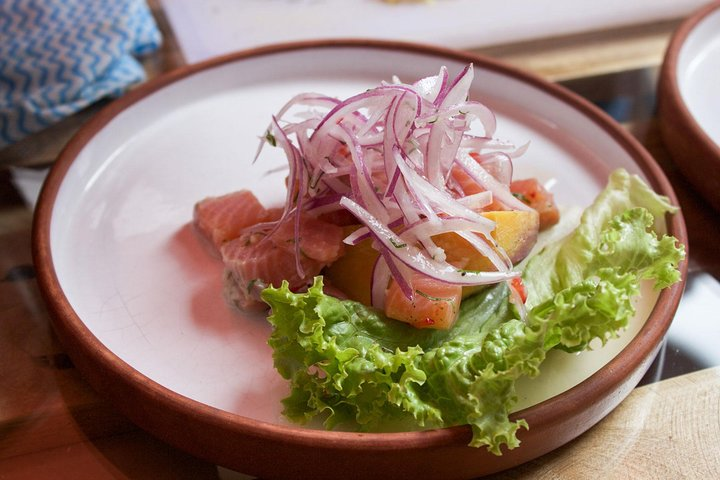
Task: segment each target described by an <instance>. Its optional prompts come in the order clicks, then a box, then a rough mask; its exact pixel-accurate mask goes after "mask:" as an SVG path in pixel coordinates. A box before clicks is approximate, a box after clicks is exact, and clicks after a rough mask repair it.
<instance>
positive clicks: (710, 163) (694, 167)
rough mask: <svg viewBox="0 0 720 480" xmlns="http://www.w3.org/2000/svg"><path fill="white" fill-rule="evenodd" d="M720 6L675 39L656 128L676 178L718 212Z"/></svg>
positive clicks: (687, 24) (663, 74) (702, 13)
mask: <svg viewBox="0 0 720 480" xmlns="http://www.w3.org/2000/svg"><path fill="white" fill-rule="evenodd" d="M718 72H720V2H713V3H711V4H709V5H707V6H705V7H704V8H702V9H700V10H698V11H697V12H696V13H694V14H693V15H691V16H690V17H689V18H687V19H686V20H685V21H684V22H683V23H682V24H681V25H680V26H679V27H678V29H677V30H676V31H675V33H674V34H673V36H672V38H671V40H670V44H669V46H668V49H667V52H666V54H665V59H664V61H663V65H662V69H661V71H660V82H659V86H658V113H659V118H660V128H661V132H662V136H663V139H664V141H665V144H666V145H667V148H668V150H669V151H670V153H671V154H672V157H673V159H674V161H675V163H676V164H677V166H678V169H679V170H680V172H682V173H683V174H684V175H685V176H686V177H687V179H688V180H689V181H690V182H692V184H693V185H694V186H695V187H696V188H697V189H698V191H699V192H700V193H701V194H702V195H703V196H704V197H705V199H706V200H707V201H708V202H709V203H710V204H711V205H712V206H713V207H714V208H715V209H717V210H720V173H719V172H720V95H719V94H718V85H720V75H719V74H718Z"/></svg>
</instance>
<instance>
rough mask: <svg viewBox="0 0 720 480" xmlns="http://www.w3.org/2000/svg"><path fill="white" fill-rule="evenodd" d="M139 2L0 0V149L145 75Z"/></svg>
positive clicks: (144, 25)
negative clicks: (142, 63) (141, 60)
mask: <svg viewBox="0 0 720 480" xmlns="http://www.w3.org/2000/svg"><path fill="white" fill-rule="evenodd" d="M160 40H161V39H160V32H159V30H158V28H157V25H156V24H155V21H154V19H153V17H152V15H151V13H150V10H149V8H148V6H147V4H146V3H145V1H144V0H0V148H2V147H4V146H6V145H9V144H11V143H13V142H16V141H18V140H20V139H22V138H23V137H25V136H26V135H29V134H31V133H33V132H36V131H38V130H41V129H43V128H44V127H47V126H48V125H51V124H53V123H55V122H57V121H58V120H60V119H62V118H64V117H66V116H68V115H70V114H72V113H74V112H77V111H78V110H80V109H82V108H84V107H86V106H88V105H90V104H91V103H93V102H95V101H97V100H98V99H100V98H103V97H113V96H119V95H120V94H122V93H123V92H124V91H125V90H126V89H127V88H128V87H129V86H131V85H133V84H135V83H138V82H140V81H142V80H144V78H145V72H144V70H143V68H142V66H141V65H140V64H139V63H138V61H137V60H136V59H135V58H134V57H135V56H139V55H142V54H145V53H148V52H151V51H153V50H155V49H157V48H158V46H159V45H160Z"/></svg>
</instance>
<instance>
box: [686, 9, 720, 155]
mask: <svg viewBox="0 0 720 480" xmlns="http://www.w3.org/2000/svg"><path fill="white" fill-rule="evenodd" d="M677 76H678V78H677V80H678V88H679V89H680V95H681V96H682V99H683V101H684V102H685V104H686V105H687V108H688V110H689V111H690V114H691V115H692V116H693V117H694V118H695V121H697V123H698V125H699V126H700V128H702V129H703V130H704V131H705V133H707V135H708V136H709V137H710V138H711V139H712V140H713V141H714V142H715V143H716V144H717V145H718V146H720V94H718V91H719V90H720V8H719V9H716V10H715V11H713V12H712V13H710V14H709V15H707V16H706V17H705V18H704V19H703V20H702V21H700V23H698V24H697V25H696V26H695V28H694V29H693V30H692V31H691V32H690V34H689V35H688V37H687V39H686V40H685V42H684V43H683V46H682V49H681V50H680V54H679V56H678V65H677Z"/></svg>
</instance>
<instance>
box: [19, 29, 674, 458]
mask: <svg viewBox="0 0 720 480" xmlns="http://www.w3.org/2000/svg"><path fill="white" fill-rule="evenodd" d="M335 47H340V48H360V49H381V50H395V51H405V52H410V53H412V52H415V53H420V54H424V55H428V56H437V57H439V58H446V59H453V60H459V61H463V62H473V63H474V64H476V65H478V66H482V67H483V68H487V69H491V70H494V71H496V72H498V73H501V74H503V75H507V76H509V77H512V78H515V79H518V80H520V81H523V82H525V83H528V84H530V85H532V86H534V87H537V88H539V89H541V90H543V91H545V92H546V93H549V94H550V95H552V96H554V97H556V98H558V99H559V100H560V101H562V102H564V103H567V104H569V105H570V106H572V107H574V108H575V109H577V110H578V111H580V112H581V113H582V114H584V115H585V116H587V117H588V118H590V119H591V120H592V121H593V122H594V123H595V124H596V125H597V126H599V127H600V128H602V129H603V130H604V131H606V132H607V133H608V134H609V135H610V136H611V137H612V138H613V139H614V140H615V141H617V142H618V144H620V145H621V146H622V147H623V149H624V150H625V151H627V152H628V153H629V154H630V156H631V157H632V158H633V160H634V161H635V162H636V163H637V165H638V166H639V167H640V169H641V170H642V172H643V173H644V174H645V175H646V176H647V177H648V179H649V181H650V183H651V185H652V187H653V188H654V189H655V190H656V191H658V192H659V193H661V194H663V195H666V196H667V197H669V198H670V200H671V202H672V203H673V204H676V205H677V198H676V196H675V193H674V192H673V189H672V187H671V185H670V183H669V182H668V180H667V178H666V177H665V175H664V174H663V172H662V170H661V169H660V167H659V166H658V165H657V164H656V163H655V161H654V160H653V158H652V157H651V156H650V154H649V153H647V151H646V150H645V149H644V148H643V147H642V146H641V145H640V143H639V142H638V141H637V140H635V139H634V138H633V137H632V136H631V135H630V134H629V133H628V132H626V131H625V130H623V129H622V127H621V126H619V125H618V124H617V123H615V122H614V121H613V120H612V119H611V118H610V117H609V116H607V115H606V114H605V113H604V112H602V111H601V110H600V109H599V108H597V107H595V106H594V105H592V104H591V103H589V102H587V101H586V100H584V99H582V98H581V97H579V96H577V95H575V94H573V93H572V92H569V91H568V90H566V89H564V88H562V87H560V86H558V85H555V84H551V83H549V82H547V81H545V80H543V79H541V78H540V77H538V76H536V75H534V74H531V73H527V72H524V71H522V70H520V69H517V68H515V67H512V66H509V65H506V64H504V63H502V62H499V61H497V60H494V59H491V58H487V57H483V56H480V55H477V54H473V53H469V52H462V51H458V50H452V49H447V48H443V47H438V46H434V45H425V44H419V43H410V42H400V41H381V40H363V39H336V40H322V41H304V42H291V43H286V44H278V45H271V46H265V47H261V48H256V49H251V50H244V51H241V52H236V53H232V54H228V55H223V56H221V57H217V58H213V59H210V60H207V61H204V62H201V63H198V64H193V65H188V66H185V67H181V68H179V69H177V70H174V71H172V72H169V73H166V74H164V75H162V76H159V77H157V78H155V79H153V80H151V81H149V82H147V83H145V84H144V85H142V86H140V87H138V88H136V89H134V90H132V91H130V92H128V93H127V94H126V95H124V96H123V97H121V98H120V99H118V100H115V101H114V102H112V103H111V104H109V105H108V106H106V107H105V108H104V109H103V110H102V111H101V112H99V113H98V114H97V115H96V116H95V117H94V118H93V119H92V120H91V121H89V122H88V123H87V124H86V125H85V126H84V127H83V128H82V129H81V130H80V131H79V132H78V133H77V134H76V135H75V136H74V137H73V138H72V139H71V141H70V142H69V143H68V144H67V146H66V147H65V148H64V149H63V151H62V153H61V154H60V157H59V158H58V160H57V161H56V163H55V164H54V166H53V167H52V169H51V172H50V174H49V176H48V178H47V180H46V182H45V184H44V186H43V189H42V192H41V195H40V198H39V201H38V204H37V208H36V212H35V217H34V224H33V238H32V247H33V261H34V263H35V267H36V270H37V275H38V282H39V285H40V289H41V292H42V294H43V297H44V299H45V301H46V303H47V305H48V307H49V309H50V312H51V315H52V319H53V326H54V327H55V329H56V331H57V332H58V335H59V337H60V339H61V341H62V342H63V343H64V345H65V346H66V348H67V350H68V353H69V355H70V356H71V358H73V360H74V361H76V363H77V364H78V365H77V366H78V368H79V369H80V370H81V372H82V373H86V372H87V370H88V369H91V368H92V369H99V370H101V371H102V372H103V373H104V374H107V375H110V376H111V377H112V378H115V379H123V381H125V382H127V383H128V384H129V385H131V387H132V388H134V389H137V391H138V392H142V393H143V394H144V395H148V396H150V397H152V398H153V401H156V402H158V404H159V405H161V406H163V407H165V408H169V409H174V410H175V411H177V413H179V414H180V415H186V416H191V417H192V418H193V419H194V420H195V421H197V422H201V423H204V424H207V425H215V426H220V427H221V428H223V429H230V430H232V431H234V432H236V433H241V434H245V435H248V436H251V437H260V438H264V439H267V440H271V441H277V442H280V443H297V444H304V445H312V446H315V447H321V448H325V449H330V450H333V449H334V450H346V449H354V450H364V451H373V450H393V449H395V450H397V449H403V450H404V449H417V448H425V447H432V446H439V445H447V444H458V445H464V444H467V442H468V440H469V438H470V435H471V433H470V428H469V427H468V426H457V427H448V428H441V429H436V430H425V431H413V432H399V433H349V432H337V431H322V430H312V429H306V428H302V427H295V426H283V425H276V424H271V423H268V422H264V421H259V420H254V419H250V418H247V417H243V416H241V415H239V414H234V413H230V412H226V411H224V410H221V409H218V408H215V407H212V406H209V405H206V404H203V403H201V402H199V401H196V400H192V399H190V398H187V397H185V396H183V395H181V394H179V393H176V392H174V391H172V390H170V389H168V388H166V387H164V386H162V385H160V384H158V383H156V382H154V381H153V380H150V379H149V378H147V377H146V376H144V375H143V374H141V373H139V372H138V371H137V370H135V369H133V368H132V367H131V366H130V365H128V364H127V363H125V362H124V361H122V360H121V359H119V358H118V357H117V356H116V355H115V354H113V353H112V352H111V351H110V350H108V349H107V348H106V347H105V346H104V345H103V344H102V343H101V342H100V341H99V340H98V339H97V338H96V337H95V336H94V335H93V334H92V333H91V332H90V331H89V329H88V328H87V327H86V326H85V325H84V323H83V321H82V320H81V319H80V318H79V316H78V315H77V314H76V313H75V311H74V310H73V308H72V306H71V305H70V303H69V302H68V300H67V298H66V297H65V296H64V294H63V291H62V288H61V286H60V284H59V281H58V278H57V275H56V272H55V270H54V267H53V262H52V254H51V249H50V223H51V220H52V211H53V205H54V201H55V198H56V196H57V194H58V190H59V188H60V186H61V184H62V182H63V179H64V177H65V174H66V173H67V171H68V169H69V168H70V166H71V164H72V163H73V161H74V159H75V157H76V156H77V155H78V154H79V152H80V151H81V150H82V149H83V147H84V146H85V145H86V144H87V143H88V142H89V141H90V140H91V139H92V138H93V136H94V135H95V134H96V133H97V132H98V131H100V130H101V129H102V128H103V127H104V126H105V125H106V124H108V122H110V121H111V120H112V119H113V118H114V117H115V116H116V115H118V114H119V113H120V112H122V111H123V110H124V109H126V108H128V107H129V106H131V105H133V104H135V103H137V102H139V101H141V100H142V99H143V98H145V97H146V96H148V95H150V94H151V93H153V92H155V91H157V90H159V89H161V88H163V87H164V86H166V85H169V84H171V83H173V82H175V81H177V80H180V79H183V78H185V77H188V76H191V75H193V74H195V73H197V72H201V71H203V70H205V69H210V68H215V67H217V66H219V65H222V64H225V63H228V62H235V61H240V60H243V59H247V58H252V57H258V56H263V55H272V54H275V53H283V52H289V51H293V50H304V49H313V48H335ZM668 230H669V233H670V234H672V235H674V236H675V237H676V238H677V239H678V240H679V241H680V242H681V243H683V244H685V245H687V234H686V230H685V223H684V220H683V217H682V213H681V212H678V213H677V214H676V215H674V216H672V217H669V219H668ZM680 267H681V271H682V275H683V282H681V283H678V284H676V285H674V286H672V287H670V288H668V289H666V290H665V291H663V292H661V293H660V296H659V298H658V300H657V303H656V304H655V306H654V308H653V310H652V312H651V313H650V316H649V317H648V320H647V321H646V323H645V325H644V326H643V327H642V328H641V330H640V331H639V332H638V334H637V335H636V337H635V338H634V339H633V340H632V341H631V342H630V344H629V345H628V346H627V347H626V348H625V349H624V350H623V351H621V352H620V353H619V354H618V355H617V356H616V357H615V358H614V359H613V360H611V361H610V362H609V363H608V364H606V365H605V367H603V368H602V369H601V370H600V371H598V372H596V373H595V374H594V375H592V376H591V377H590V378H588V379H586V380H585V381H583V382H581V383H580V384H579V385H577V386H575V387H573V388H571V389H569V390H567V391H565V392H564V393H562V394H560V395H557V396H555V397H553V398H551V399H549V400H546V401H544V402H542V403H540V404H537V405H535V406H532V407H529V408H527V409H524V410H522V411H520V412H517V413H515V414H513V418H524V419H526V420H527V421H528V423H530V425H533V426H534V427H535V428H543V426H544V425H549V424H551V423H553V422H554V421H557V420H558V419H559V418H561V417H565V416H567V414H568V412H570V411H577V410H578V409H582V408H583V407H582V400H583V399H584V398H587V396H588V395H589V394H591V393H592V394H593V395H600V396H607V395H611V394H612V391H613V390H614V389H615V388H616V387H617V385H618V384H620V383H622V381H623V380H624V379H626V378H627V377H628V376H630V375H633V374H636V373H637V369H638V368H640V367H641V366H642V365H644V368H645V369H647V367H648V366H649V363H650V362H649V361H648V359H649V357H653V356H654V355H655V353H656V352H657V348H658V347H659V344H660V342H661V341H662V339H663V337H664V334H665V332H666V331H667V329H668V328H669V326H670V323H671V321H672V318H673V316H674V313H675V311H676V309H677V306H678V304H679V301H680V297H681V295H682V290H683V287H684V279H685V276H686V273H687V261H685V262H683V263H682V264H681V266H680ZM76 349H79V350H77V351H76ZM86 355H89V356H90V358H91V359H92V362H93V365H87V364H86V363H87V362H86V360H87V357H86ZM650 360H651V359H650ZM644 362H645V363H644ZM643 372H644V370H643ZM637 380H638V381H639V377H638V378H637ZM91 383H93V382H91ZM93 386H94V387H95V388H96V389H98V390H102V385H100V386H98V385H97V382H95V383H94V384H93ZM633 386H634V385H633ZM130 400H131V399H130ZM123 411H124V412H125V413H126V414H127V410H126V409H123ZM597 420H599V419H597ZM587 428H589V426H588V427H587Z"/></svg>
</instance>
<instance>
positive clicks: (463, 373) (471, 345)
mask: <svg viewBox="0 0 720 480" xmlns="http://www.w3.org/2000/svg"><path fill="white" fill-rule="evenodd" d="M672 211H674V209H673V207H672V206H671V205H670V204H669V203H667V202H666V201H665V199H663V198H662V197H659V196H657V195H656V194H654V193H653V192H652V191H651V190H649V189H648V188H647V186H645V185H644V183H642V181H641V180H639V179H638V178H637V177H633V176H630V175H628V174H627V173H626V172H622V171H620V172H616V173H615V174H613V176H612V177H611V180H610V183H609V185H608V188H607V189H606V190H605V191H604V192H603V193H602V194H601V195H600V196H599V197H598V200H597V201H596V203H594V204H593V205H592V206H591V207H590V208H589V209H588V211H587V212H586V213H585V214H584V215H583V217H582V220H581V224H580V226H579V227H578V228H577V230H575V231H574V232H573V233H572V234H570V235H569V236H567V237H565V238H564V239H562V240H560V241H558V242H556V243H554V244H552V245H549V246H548V247H546V248H545V249H543V250H542V251H541V252H539V253H538V254H537V256H536V257H534V258H533V259H532V260H530V262H529V263H528V264H527V268H526V270H525V272H524V274H523V277H524V281H525V284H526V287H527V288H528V292H529V295H530V296H531V298H532V299H533V302H532V304H531V305H530V309H529V311H528V314H527V316H526V318H525V319H524V321H522V320H520V318H519V315H518V314H517V311H516V310H515V308H514V306H512V305H511V303H510V302H509V296H508V288H507V286H506V285H505V284H498V285H495V286H493V287H490V288H487V289H485V290H484V291H481V292H479V293H478V294H476V295H475V296H473V297H471V298H469V299H466V300H465V301H464V302H463V304H462V305H461V311H460V317H459V319H458V321H457V323H456V324H455V325H454V326H453V328H452V329H450V330H447V331H437V330H419V329H415V328H413V327H410V326H408V325H406V324H404V323H400V322H396V321H392V320H388V319H387V318H385V317H384V316H383V315H382V314H381V313H379V312H377V311H376V310H373V309H372V308H369V307H366V306H364V305H361V304H359V303H356V302H352V301H343V300H339V299H337V298H334V297H331V296H328V295H325V294H324V293H323V290H322V286H323V285H322V278H321V277H318V278H316V279H315V283H314V285H313V286H312V287H311V288H310V289H309V290H308V291H307V292H305V293H293V292H291V291H290V290H289V289H288V287H287V285H286V284H284V285H283V286H281V287H280V288H269V289H266V290H265V291H264V292H263V298H264V300H265V301H266V302H267V303H268V304H269V305H270V306H271V308H272V314H271V315H270V317H269V321H270V323H271V324H272V325H273V333H272V335H271V337H270V339H269V344H270V345H271V347H272V348H273V351H274V353H273V358H274V362H275V366H276V368H277V370H278V372H279V373H280V374H281V375H282V376H283V377H284V378H286V379H288V380H289V381H290V384H291V387H292V388H291V394H290V396H289V397H288V398H286V399H285V400H284V401H283V403H284V413H285V415H286V416H288V417H289V418H290V419H292V420H294V421H297V422H301V423H302V422H307V421H310V420H311V419H313V418H316V417H317V418H322V419H324V423H325V426H326V427H327V428H337V427H339V426H343V427H347V426H350V427H356V428H359V429H360V430H365V431H378V430H382V429H383V428H384V426H385V425H387V424H389V423H390V424H401V425H407V424H408V422H409V423H411V424H414V425H417V426H419V427H437V426H449V425H458V424H469V425H470V426H471V427H472V431H473V438H472V441H471V443H470V445H471V446H476V447H477V446H486V447H487V448H488V450H489V451H491V452H493V453H495V454H501V452H502V450H501V449H502V447H503V446H505V447H507V448H510V449H512V448H515V447H517V446H518V445H519V441H518V439H517V432H518V430H519V429H520V428H527V427H528V425H527V424H526V423H525V422H524V421H523V420H518V421H512V420H510V418H509V414H510V411H511V409H512V407H513V405H514V404H515V403H516V400H517V396H516V392H515V383H516V381H517V380H518V379H519V378H520V377H521V376H530V377H532V376H536V375H537V374H538V373H539V367H540V365H541V363H542V361H543V360H544V359H545V356H546V354H547V352H548V351H549V350H551V349H554V348H555V349H562V350H566V351H569V352H575V351H580V350H583V349H585V348H587V347H588V345H589V343H590V342H591V341H593V340H594V339H599V340H600V341H601V342H603V343H604V342H606V341H607V340H608V339H610V338H612V337H614V336H617V335H618V333H619V332H620V331H622V329H623V328H624V327H625V326H626V325H627V323H628V320H629V319H630V318H631V317H632V316H633V315H634V309H633V305H632V298H633V297H634V296H636V295H637V294H638V292H639V284H640V281H641V280H643V279H652V280H654V281H655V284H656V286H657V287H658V288H663V287H665V286H667V285H670V284H672V283H673V282H675V281H677V280H678V279H679V273H678V270H677V265H678V263H679V261H680V260H682V258H683V255H684V250H683V248H682V246H681V245H680V246H678V245H676V242H675V239H673V238H672V237H667V236H663V237H662V238H658V236H657V235H656V234H655V232H654V231H653V229H652V228H651V227H652V225H653V224H654V218H655V216H656V215H660V216H662V215H664V213H665V212H672Z"/></svg>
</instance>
